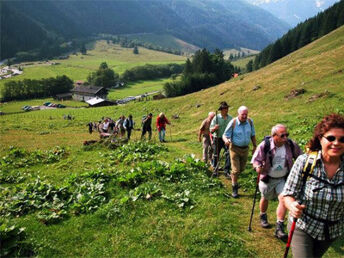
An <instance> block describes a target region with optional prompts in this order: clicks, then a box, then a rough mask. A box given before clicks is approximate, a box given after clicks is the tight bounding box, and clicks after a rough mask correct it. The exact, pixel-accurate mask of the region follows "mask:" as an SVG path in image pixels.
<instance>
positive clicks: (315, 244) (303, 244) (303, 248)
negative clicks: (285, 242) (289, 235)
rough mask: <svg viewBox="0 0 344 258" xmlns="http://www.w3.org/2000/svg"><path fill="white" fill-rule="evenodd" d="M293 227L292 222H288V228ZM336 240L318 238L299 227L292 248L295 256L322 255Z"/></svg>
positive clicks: (312, 256)
mask: <svg viewBox="0 0 344 258" xmlns="http://www.w3.org/2000/svg"><path fill="white" fill-rule="evenodd" d="M290 228H291V222H290V221H289V223H288V229H289V230H290ZM333 241H334V240H316V239H314V238H312V237H311V236H310V235H308V234H307V233H306V232H304V231H303V230H301V229H299V228H297V227H296V228H295V231H294V235H293V239H292V241H291V248H292V252H293V257H295V258H303V257H310V258H315V257H322V256H323V255H324V254H325V252H326V251H327V249H328V248H329V247H330V246H331V244H332V243H333Z"/></svg>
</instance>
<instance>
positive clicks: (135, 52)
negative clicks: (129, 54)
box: [133, 46, 139, 55]
mask: <svg viewBox="0 0 344 258" xmlns="http://www.w3.org/2000/svg"><path fill="white" fill-rule="evenodd" d="M133 53H134V54H135V55H138V54H139V49H138V47H137V46H135V47H134V49H133Z"/></svg>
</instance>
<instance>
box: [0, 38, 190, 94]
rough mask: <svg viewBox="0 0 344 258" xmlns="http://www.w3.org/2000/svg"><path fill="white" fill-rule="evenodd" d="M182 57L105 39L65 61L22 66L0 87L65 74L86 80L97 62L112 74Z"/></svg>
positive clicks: (164, 62)
mask: <svg viewBox="0 0 344 258" xmlns="http://www.w3.org/2000/svg"><path fill="white" fill-rule="evenodd" d="M185 60H186V57H183V56H177V55H172V54H168V53H164V52H159V51H153V50H149V49H145V48H141V47H139V54H138V55H135V54H133V49H132V48H122V47H120V46H119V45H114V44H112V43H109V44H108V43H107V42H106V41H97V42H96V44H95V45H94V49H93V50H89V51H87V54H86V55H81V54H80V53H78V54H77V55H73V54H71V55H70V56H69V58H68V59H65V60H51V62H55V63H58V64H56V65H47V64H44V63H41V64H38V63H37V62H35V63H33V64H32V65H28V66H23V68H24V73H23V74H22V75H19V76H16V77H13V78H10V79H6V80H1V81H0V88H1V87H2V85H3V84H4V83H5V82H6V81H8V80H23V79H41V78H47V77H56V76H57V75H64V74H65V75H67V76H68V77H70V78H71V79H72V80H74V81H75V80H86V79H87V76H88V75H89V74H90V73H91V72H94V71H95V70H97V69H98V67H99V65H100V63H102V62H107V64H108V66H109V68H112V69H114V71H115V72H116V73H119V74H121V73H123V72H124V71H125V70H127V69H130V68H133V67H135V66H142V65H145V64H169V63H184V62H185Z"/></svg>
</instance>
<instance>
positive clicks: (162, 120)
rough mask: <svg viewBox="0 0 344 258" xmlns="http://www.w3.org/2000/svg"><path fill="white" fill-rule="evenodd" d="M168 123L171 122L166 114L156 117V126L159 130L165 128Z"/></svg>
mask: <svg viewBox="0 0 344 258" xmlns="http://www.w3.org/2000/svg"><path fill="white" fill-rule="evenodd" d="M166 124H170V122H169V121H168V120H167V118H166V117H165V116H163V117H159V116H158V117H157V118H156V127H157V128H158V130H159V132H160V131H161V129H164V130H165V128H166Z"/></svg>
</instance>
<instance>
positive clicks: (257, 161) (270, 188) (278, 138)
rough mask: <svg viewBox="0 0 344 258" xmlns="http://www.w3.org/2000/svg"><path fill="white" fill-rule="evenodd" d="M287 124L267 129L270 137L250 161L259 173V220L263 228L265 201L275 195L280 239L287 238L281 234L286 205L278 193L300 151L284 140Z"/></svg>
mask: <svg viewBox="0 0 344 258" xmlns="http://www.w3.org/2000/svg"><path fill="white" fill-rule="evenodd" d="M288 136H289V133H288V130H287V127H286V126H285V125H282V124H277V125H275V126H274V127H272V129H271V136H270V137H265V139H264V141H263V142H261V143H260V144H259V145H258V147H257V150H256V151H255V153H254V154H253V157H252V161H251V162H252V164H253V167H254V168H255V170H256V171H257V172H258V173H259V175H260V182H259V191H260V192H261V199H260V203H259V208H260V223H261V226H262V227H263V228H268V227H270V225H269V223H268V219H267V215H266V211H267V209H268V204H269V200H271V199H273V198H275V197H278V201H279V203H278V207H277V210H276V215H277V223H276V230H275V236H276V237H277V238H278V239H281V240H287V238H288V235H287V234H286V233H284V217H285V214H286V207H285V206H284V204H283V201H282V198H283V196H282V195H281V193H282V191H283V187H284V184H285V179H286V177H287V176H288V174H289V172H290V169H291V168H292V166H293V162H294V160H296V158H297V157H298V156H299V155H301V154H302V151H301V149H300V147H299V146H298V145H297V144H296V143H295V142H293V141H292V140H290V139H288Z"/></svg>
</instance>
